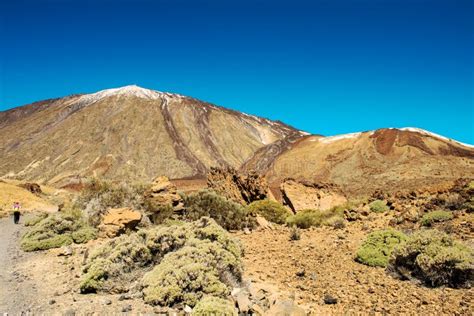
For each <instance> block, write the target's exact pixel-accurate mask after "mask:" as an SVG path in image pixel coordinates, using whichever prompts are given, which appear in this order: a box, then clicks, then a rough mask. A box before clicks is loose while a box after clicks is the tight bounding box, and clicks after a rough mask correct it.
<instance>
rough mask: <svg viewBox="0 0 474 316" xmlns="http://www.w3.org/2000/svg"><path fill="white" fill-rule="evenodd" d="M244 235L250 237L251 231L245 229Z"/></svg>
mask: <svg viewBox="0 0 474 316" xmlns="http://www.w3.org/2000/svg"><path fill="white" fill-rule="evenodd" d="M244 234H245V235H250V229H248V228H247V227H245V228H244Z"/></svg>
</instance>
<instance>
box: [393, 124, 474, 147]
mask: <svg viewBox="0 0 474 316" xmlns="http://www.w3.org/2000/svg"><path fill="white" fill-rule="evenodd" d="M398 130H400V131H408V132H416V133H420V134H423V135H427V136H431V137H434V138H439V139H442V140H445V141H447V142H454V143H456V144H459V145H461V146H464V147H469V148H474V146H473V145H469V144H465V143H461V142H458V141H457V140H454V139H451V138H448V137H444V136H441V135H439V134H435V133H432V132H430V131H427V130H424V129H421V128H416V127H403V128H398Z"/></svg>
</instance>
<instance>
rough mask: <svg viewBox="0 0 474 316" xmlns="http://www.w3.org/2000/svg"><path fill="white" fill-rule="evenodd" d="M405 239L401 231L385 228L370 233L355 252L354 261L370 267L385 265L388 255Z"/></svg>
mask: <svg viewBox="0 0 474 316" xmlns="http://www.w3.org/2000/svg"><path fill="white" fill-rule="evenodd" d="M406 239H407V237H406V235H405V234H403V233H402V232H399V231H396V230H393V229H387V230H380V231H376V232H373V233H370V234H369V235H368V236H367V238H366V239H365V241H364V242H363V243H362V245H361V246H360V247H359V250H357V253H356V261H358V262H360V263H363V264H365V265H368V266H372V267H386V266H387V264H388V260H389V258H390V255H391V253H392V251H393V249H394V248H395V246H397V245H399V244H400V243H401V242H403V241H405V240H406Z"/></svg>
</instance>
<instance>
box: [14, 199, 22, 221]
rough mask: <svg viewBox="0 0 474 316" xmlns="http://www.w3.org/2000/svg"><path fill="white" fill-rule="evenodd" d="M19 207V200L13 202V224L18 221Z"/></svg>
mask: <svg viewBox="0 0 474 316" xmlns="http://www.w3.org/2000/svg"><path fill="white" fill-rule="evenodd" d="M20 209H21V205H20V202H15V203H13V222H14V223H15V224H18V222H19V221H20V215H21V213H20Z"/></svg>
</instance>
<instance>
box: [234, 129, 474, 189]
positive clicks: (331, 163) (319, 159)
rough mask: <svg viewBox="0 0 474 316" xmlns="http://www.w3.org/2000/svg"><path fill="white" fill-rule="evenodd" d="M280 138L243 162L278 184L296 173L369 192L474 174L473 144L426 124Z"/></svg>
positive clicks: (296, 176)
mask: <svg viewBox="0 0 474 316" xmlns="http://www.w3.org/2000/svg"><path fill="white" fill-rule="evenodd" d="M280 143H281V141H280ZM275 144H276V143H274V144H270V145H268V146H265V147H263V148H261V149H259V150H258V151H257V153H256V154H255V155H254V157H252V158H251V159H249V160H248V161H247V162H246V163H245V164H244V167H243V169H245V170H258V171H259V172H260V173H262V174H265V175H266V176H267V179H268V181H269V183H270V184H271V186H272V187H273V188H278V187H279V185H280V183H281V182H282V181H283V180H284V179H286V178H294V179H296V180H299V181H305V182H307V181H309V182H314V183H326V182H329V183H334V184H337V185H338V186H340V187H341V188H343V189H344V191H345V192H346V193H347V194H367V193H369V194H370V193H371V192H373V191H374V190H376V189H383V190H384V191H396V190H400V189H416V188H418V187H420V186H422V185H430V184H436V183H442V182H445V181H452V180H455V179H457V178H459V177H468V178H474V148H473V147H472V146H470V145H466V144H462V143H459V142H456V141H454V140H451V139H447V138H445V137H442V136H440V135H436V134H433V133H430V132H428V131H424V130H421V129H415V128H403V129H393V128H391V129H379V130H376V131H369V132H363V133H353V134H346V135H340V136H333V137H321V136H304V137H300V138H298V139H297V140H294V141H293V142H291V143H289V144H288V145H287V146H285V148H284V149H283V150H277V149H276V148H275ZM262 157H265V158H264V159H263V158H262Z"/></svg>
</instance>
